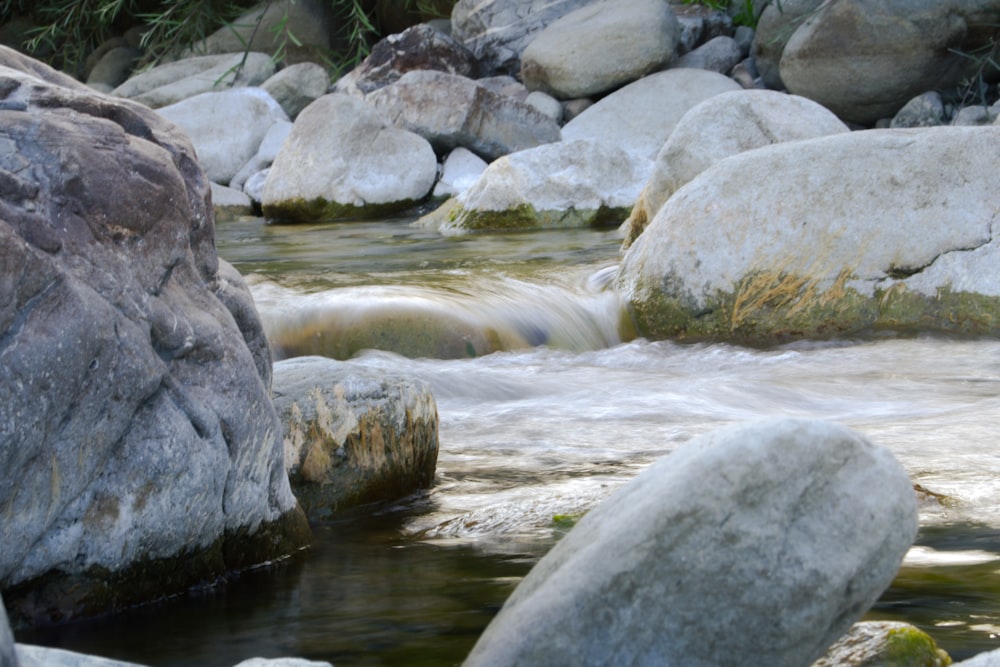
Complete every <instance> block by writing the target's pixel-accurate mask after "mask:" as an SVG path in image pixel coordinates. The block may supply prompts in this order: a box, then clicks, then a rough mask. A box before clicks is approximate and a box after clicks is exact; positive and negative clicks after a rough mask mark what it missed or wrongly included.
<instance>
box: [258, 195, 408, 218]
mask: <svg viewBox="0 0 1000 667" xmlns="http://www.w3.org/2000/svg"><path fill="white" fill-rule="evenodd" d="M417 204H419V202H418V201H417V200H414V199H405V200H401V201H394V202H387V203H383V204H370V203H369V204H362V205H360V206H358V205H355V204H345V203H342V202H336V201H329V200H327V199H324V198H323V197H317V198H316V199H303V198H297V199H286V200H283V201H280V202H269V203H267V204H264V205H263V206H262V212H263V214H264V217H265V218H267V220H268V222H271V223H278V224H297V223H306V224H310V223H316V222H331V221H334V220H376V219H378V218H385V217H389V216H392V215H394V214H398V213H401V212H403V211H407V210H409V209H412V208H413V207H414V206H416V205H417Z"/></svg>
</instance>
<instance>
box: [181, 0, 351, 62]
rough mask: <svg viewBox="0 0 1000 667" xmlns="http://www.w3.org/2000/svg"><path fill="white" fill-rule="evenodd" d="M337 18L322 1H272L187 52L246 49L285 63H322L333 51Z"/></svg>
mask: <svg viewBox="0 0 1000 667" xmlns="http://www.w3.org/2000/svg"><path fill="white" fill-rule="evenodd" d="M337 30H338V20H337V17H336V16H334V11H333V8H332V6H331V4H330V3H329V2H324V0H273V1H271V2H261V3H260V4H258V5H257V6H256V7H255V8H253V9H251V10H249V11H247V12H246V13H244V14H243V15H242V16H240V17H238V18H236V19H235V20H234V21H232V22H231V23H230V24H229V25H226V26H224V27H222V28H219V29H218V30H216V31H215V32H214V33H212V34H211V35H209V36H208V37H206V38H205V39H204V40H202V41H200V42H197V43H196V44H194V45H192V47H191V49H190V53H192V54H195V53H196V54H199V55H201V54H204V55H214V54H221V53H240V54H242V53H243V52H244V51H246V50H247V49H248V48H249V49H250V50H252V51H259V52H261V53H265V54H267V56H268V57H269V58H271V59H273V60H280V61H282V62H285V63H288V64H296V63H302V62H323V59H324V58H328V57H329V54H330V52H331V51H333V50H334V47H335V46H336V43H335V41H334V39H333V37H332V36H333V35H335V34H337Z"/></svg>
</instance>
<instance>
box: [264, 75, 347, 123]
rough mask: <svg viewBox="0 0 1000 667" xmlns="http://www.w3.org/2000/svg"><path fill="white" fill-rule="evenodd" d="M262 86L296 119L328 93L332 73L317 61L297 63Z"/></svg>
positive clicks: (289, 115) (290, 116)
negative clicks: (300, 113)
mask: <svg viewBox="0 0 1000 667" xmlns="http://www.w3.org/2000/svg"><path fill="white" fill-rule="evenodd" d="M260 87H261V88H263V89H264V90H266V91H267V92H268V94H269V95H270V96H271V97H273V98H274V100H275V101H276V102H277V103H278V104H280V105H281V108H282V109H284V110H285V113H286V114H288V117H289V118H291V119H292V120H294V119H295V118H296V117H297V116H298V115H299V112H301V111H302V110H303V109H305V108H306V107H307V106H309V105H310V104H312V102H314V101H315V100H317V99H319V98H320V97H323V96H324V95H326V93H327V92H328V90H329V88H330V75H329V74H327V73H326V68H324V67H322V66H321V65H317V64H316V63H296V64H294V65H290V66H289V67H286V68H284V69H283V70H281V71H279V72H278V73H277V74H275V75H274V76H272V77H271V78H269V79H268V80H267V81H265V82H264V83H262V84H260Z"/></svg>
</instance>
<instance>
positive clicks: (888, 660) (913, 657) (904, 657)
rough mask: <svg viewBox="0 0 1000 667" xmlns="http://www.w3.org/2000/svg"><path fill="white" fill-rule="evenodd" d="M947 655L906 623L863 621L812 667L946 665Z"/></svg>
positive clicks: (923, 633)
mask: <svg viewBox="0 0 1000 667" xmlns="http://www.w3.org/2000/svg"><path fill="white" fill-rule="evenodd" d="M950 664H951V657H950V656H949V655H948V654H947V653H946V652H945V651H943V650H942V649H940V648H938V646H937V644H936V643H935V642H934V640H933V639H932V638H931V637H930V636H929V635H928V634H927V633H926V632H924V631H922V630H920V629H919V628H916V627H914V626H912V625H909V624H907V623H898V622H895V621H865V622H862V623H856V624H854V626H853V627H852V628H851V630H850V631H849V632H848V633H847V634H846V635H844V636H843V637H842V638H841V639H840V640H838V641H837V643H835V644H834V645H833V646H831V647H830V648H829V649H828V650H827V652H826V654H825V655H824V656H823V657H822V658H820V659H819V660H817V661H816V662H814V663H813V665H812V667H946V666H947V665H950Z"/></svg>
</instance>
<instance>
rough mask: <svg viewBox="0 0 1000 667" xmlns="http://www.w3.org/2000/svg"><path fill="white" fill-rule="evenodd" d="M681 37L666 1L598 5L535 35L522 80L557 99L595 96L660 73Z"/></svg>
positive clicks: (608, 0) (618, 0)
mask: <svg viewBox="0 0 1000 667" xmlns="http://www.w3.org/2000/svg"><path fill="white" fill-rule="evenodd" d="M678 32H679V27H678V25H677V19H676V18H675V17H674V13H673V12H672V11H671V9H670V5H669V4H668V3H666V2H663V0H599V1H598V2H593V3H591V4H589V5H587V6H586V7H582V8H580V9H577V10H575V11H572V12H570V13H569V14H567V15H565V16H563V17H562V18H560V19H557V20H556V21H554V22H552V23H551V24H550V25H549V26H547V27H546V28H545V29H544V30H542V31H541V32H539V33H538V34H537V35H535V37H534V39H532V41H531V43H529V44H528V46H527V47H526V48H525V49H524V53H523V54H522V55H521V80H522V81H524V85H526V86H527V87H528V89H529V90H541V91H543V92H546V93H549V94H551V95H553V96H554V97H556V98H558V99H570V98H574V97H587V96H590V95H597V94H599V93H603V92H606V91H608V90H611V89H613V88H617V87H619V86H621V85H622V84H625V83H629V82H632V81H635V80H636V79H638V78H640V77H642V76H643V75H645V74H648V73H649V72H652V71H655V70H657V69H660V68H662V67H663V66H664V65H665V64H666V63H667V61H669V60H670V58H671V56H673V54H674V49H675V48H676V47H677V35H678ZM734 64H735V63H734Z"/></svg>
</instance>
